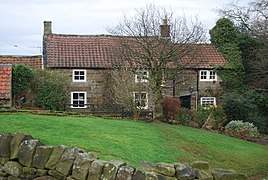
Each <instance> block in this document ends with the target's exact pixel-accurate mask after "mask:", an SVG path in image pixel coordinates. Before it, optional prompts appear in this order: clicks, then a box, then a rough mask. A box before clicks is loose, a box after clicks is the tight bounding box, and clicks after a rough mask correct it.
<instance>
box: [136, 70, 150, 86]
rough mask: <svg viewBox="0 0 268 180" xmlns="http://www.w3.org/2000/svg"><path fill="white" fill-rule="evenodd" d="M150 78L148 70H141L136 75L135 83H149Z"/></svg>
mask: <svg viewBox="0 0 268 180" xmlns="http://www.w3.org/2000/svg"><path fill="white" fill-rule="evenodd" d="M148 78H149V71H147V70H140V71H138V72H136V74H135V82H136V83H138V82H148Z"/></svg>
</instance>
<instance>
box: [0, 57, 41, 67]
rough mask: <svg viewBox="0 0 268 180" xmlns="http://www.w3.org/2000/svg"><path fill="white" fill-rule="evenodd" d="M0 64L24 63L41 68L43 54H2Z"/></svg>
mask: <svg viewBox="0 0 268 180" xmlns="http://www.w3.org/2000/svg"><path fill="white" fill-rule="evenodd" d="M0 64H23V65H27V66H30V67H33V68H41V66H42V56H2V55H1V56H0Z"/></svg>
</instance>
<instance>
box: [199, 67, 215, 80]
mask: <svg viewBox="0 0 268 180" xmlns="http://www.w3.org/2000/svg"><path fill="white" fill-rule="evenodd" d="M200 81H217V74H216V72H215V71H213V70H201V71H200Z"/></svg>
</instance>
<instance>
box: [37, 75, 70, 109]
mask: <svg viewBox="0 0 268 180" xmlns="http://www.w3.org/2000/svg"><path fill="white" fill-rule="evenodd" d="M67 79H68V78H66V76H65V75H63V74H62V73H59V72H56V71H49V70H36V71H35V79H34V84H33V89H34V92H35V96H36V99H35V104H36V106H38V107H44V108H45V109H49V110H64V107H65V104H66V102H67V97H68V94H67V87H68V84H67Z"/></svg>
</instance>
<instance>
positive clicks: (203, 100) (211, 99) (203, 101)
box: [200, 97, 217, 107]
mask: <svg viewBox="0 0 268 180" xmlns="http://www.w3.org/2000/svg"><path fill="white" fill-rule="evenodd" d="M206 102H212V103H206ZM200 104H201V106H205V107H209V106H215V107H216V106H217V105H216V98H215V97H201V98H200Z"/></svg>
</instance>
